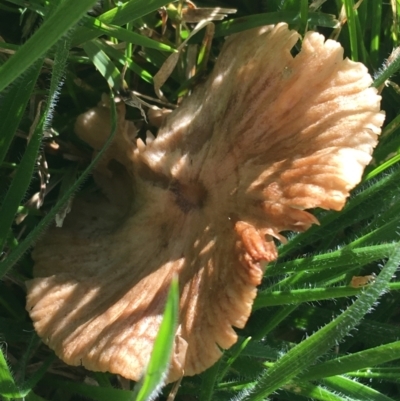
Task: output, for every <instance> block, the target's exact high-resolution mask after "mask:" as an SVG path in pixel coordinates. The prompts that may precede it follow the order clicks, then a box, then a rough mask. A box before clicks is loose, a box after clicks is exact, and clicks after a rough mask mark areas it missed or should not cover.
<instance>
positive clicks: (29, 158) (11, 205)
mask: <svg viewBox="0 0 400 401" xmlns="http://www.w3.org/2000/svg"><path fill="white" fill-rule="evenodd" d="M45 122H46V114H45V113H43V112H42V113H41V115H40V117H39V121H37V122H36V127H35V129H34V132H33V135H32V137H31V139H30V141H29V144H28V146H27V148H26V151H25V153H24V155H23V157H22V160H21V162H20V163H19V165H18V168H17V170H16V172H15V176H14V178H13V180H12V182H11V185H10V188H9V189H8V191H7V193H6V196H5V198H4V201H3V204H2V205H1V209H0V221H1V224H0V251H2V250H3V248H4V245H5V243H6V240H7V236H8V233H9V231H10V228H11V226H12V224H13V221H14V217H15V214H16V213H17V210H18V207H19V205H20V203H21V201H22V199H23V197H24V195H25V193H26V190H27V189H28V187H29V184H30V182H31V177H32V175H33V171H34V169H35V165H36V159H37V154H38V152H39V148H40V144H41V141H42V134H43V127H44V124H45Z"/></svg>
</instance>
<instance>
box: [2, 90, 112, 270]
mask: <svg viewBox="0 0 400 401" xmlns="http://www.w3.org/2000/svg"><path fill="white" fill-rule="evenodd" d="M113 99H114V98H113V97H112V93H111V96H110V100H111V133H110V136H109V137H108V139H107V141H106V143H105V144H104V147H103V149H102V150H101V151H100V152H99V153H98V154H97V155H96V157H95V158H94V159H93V161H92V162H91V163H90V165H89V166H88V167H87V168H86V170H85V171H84V172H83V173H82V175H81V176H80V177H79V178H78V179H77V180H76V182H75V184H74V185H73V186H71V188H70V189H69V190H68V191H66V192H65V193H64V195H63V196H62V197H61V199H60V200H59V201H58V202H57V204H56V205H55V206H54V207H53V208H52V209H51V210H50V212H49V213H48V214H47V215H46V216H45V217H44V218H43V219H42V220H41V221H40V223H39V224H38V225H37V226H36V227H35V228H34V229H33V230H32V231H31V232H30V233H29V234H28V235H27V237H26V238H25V239H24V240H23V241H22V242H20V243H19V245H18V247H16V248H15V249H13V250H12V252H11V253H10V254H9V255H8V256H7V258H6V259H5V260H3V261H2V262H0V278H1V277H3V276H4V275H5V274H6V273H7V271H8V270H9V269H10V268H11V267H12V266H14V264H15V263H16V262H17V261H18V260H19V258H20V257H21V256H22V255H23V254H24V253H25V252H26V251H27V250H28V249H29V248H30V247H31V246H32V245H33V244H34V242H35V241H36V240H37V238H38V236H39V235H40V233H41V232H42V231H43V230H44V229H45V228H46V227H47V226H48V225H49V224H50V223H52V222H53V220H54V219H55V216H56V214H57V213H58V212H59V211H60V210H61V209H62V208H63V207H64V205H65V204H66V203H67V202H68V200H69V199H70V197H71V196H72V195H73V194H74V193H75V192H76V191H77V190H78V188H79V187H80V186H81V185H82V184H83V182H84V181H85V180H86V179H87V177H88V176H89V174H90V172H91V171H92V169H93V168H94V166H95V165H96V164H97V162H98V161H99V160H100V159H101V157H102V156H103V154H104V152H105V151H106V150H107V148H108V146H110V144H111V142H112V140H113V139H114V135H115V132H116V129H117V117H116V113H117V112H116V109H115V103H114V100H113Z"/></svg>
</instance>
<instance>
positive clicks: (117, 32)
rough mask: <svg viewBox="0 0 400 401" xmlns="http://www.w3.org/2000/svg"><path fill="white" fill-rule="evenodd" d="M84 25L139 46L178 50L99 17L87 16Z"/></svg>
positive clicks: (170, 50)
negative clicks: (106, 22) (110, 23)
mask: <svg viewBox="0 0 400 401" xmlns="http://www.w3.org/2000/svg"><path fill="white" fill-rule="evenodd" d="M83 23H84V26H85V27H87V28H90V29H95V30H98V31H99V32H100V33H101V34H102V35H103V34H106V35H108V36H110V37H115V38H117V39H119V40H122V41H125V42H128V43H133V44H135V45H138V46H143V47H147V48H150V49H156V50H159V51H167V52H175V51H176V50H175V49H174V48H173V47H171V46H168V45H166V44H165V43H161V42H157V41H156V40H153V39H150V38H148V37H147V36H143V35H140V34H138V33H136V32H131V31H128V30H127V29H124V28H121V27H119V26H117V25H108V24H105V23H104V22H102V21H101V20H99V19H98V18H90V17H86V18H85V19H84V20H83Z"/></svg>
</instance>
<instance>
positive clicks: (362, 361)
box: [299, 341, 400, 380]
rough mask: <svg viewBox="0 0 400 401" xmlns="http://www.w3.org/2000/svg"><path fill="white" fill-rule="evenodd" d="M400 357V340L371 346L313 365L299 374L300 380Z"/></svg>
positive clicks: (361, 367)
mask: <svg viewBox="0 0 400 401" xmlns="http://www.w3.org/2000/svg"><path fill="white" fill-rule="evenodd" d="M395 359H400V341H396V342H393V343H389V344H384V345H381V346H379V347H375V348H370V349H367V350H364V351H360V352H357V353H355V354H352V355H346V356H342V357H340V358H337V359H334V360H332V361H328V362H325V363H322V364H319V365H316V366H312V367H310V368H309V369H308V371H307V372H306V373H304V374H302V375H300V376H299V380H316V379H320V378H323V377H327V376H336V375H340V374H343V373H346V372H350V371H352V370H358V369H364V368H367V367H372V366H376V365H379V364H382V363H385V362H390V361H393V360H395Z"/></svg>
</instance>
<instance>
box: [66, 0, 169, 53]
mask: <svg viewBox="0 0 400 401" xmlns="http://www.w3.org/2000/svg"><path fill="white" fill-rule="evenodd" d="M168 3H170V0H135V1H128V2H126V3H124V4H120V5H118V6H117V7H114V8H113V9H111V10H109V11H107V12H105V13H104V14H102V15H100V16H99V20H100V21H102V22H104V23H105V24H112V25H119V26H120V25H125V24H126V23H128V22H130V21H134V20H137V19H139V18H141V17H143V16H144V15H146V14H150V13H151V12H153V11H155V10H157V9H158V8H160V7H163V6H165V5H166V4H168ZM100 35H102V32H99V31H98V30H92V29H91V30H89V29H88V28H85V27H81V28H79V29H77V30H76V31H75V34H74V37H73V41H72V44H73V46H77V45H79V44H82V43H84V42H86V41H88V40H91V39H95V38H97V37H99V36H100Z"/></svg>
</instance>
